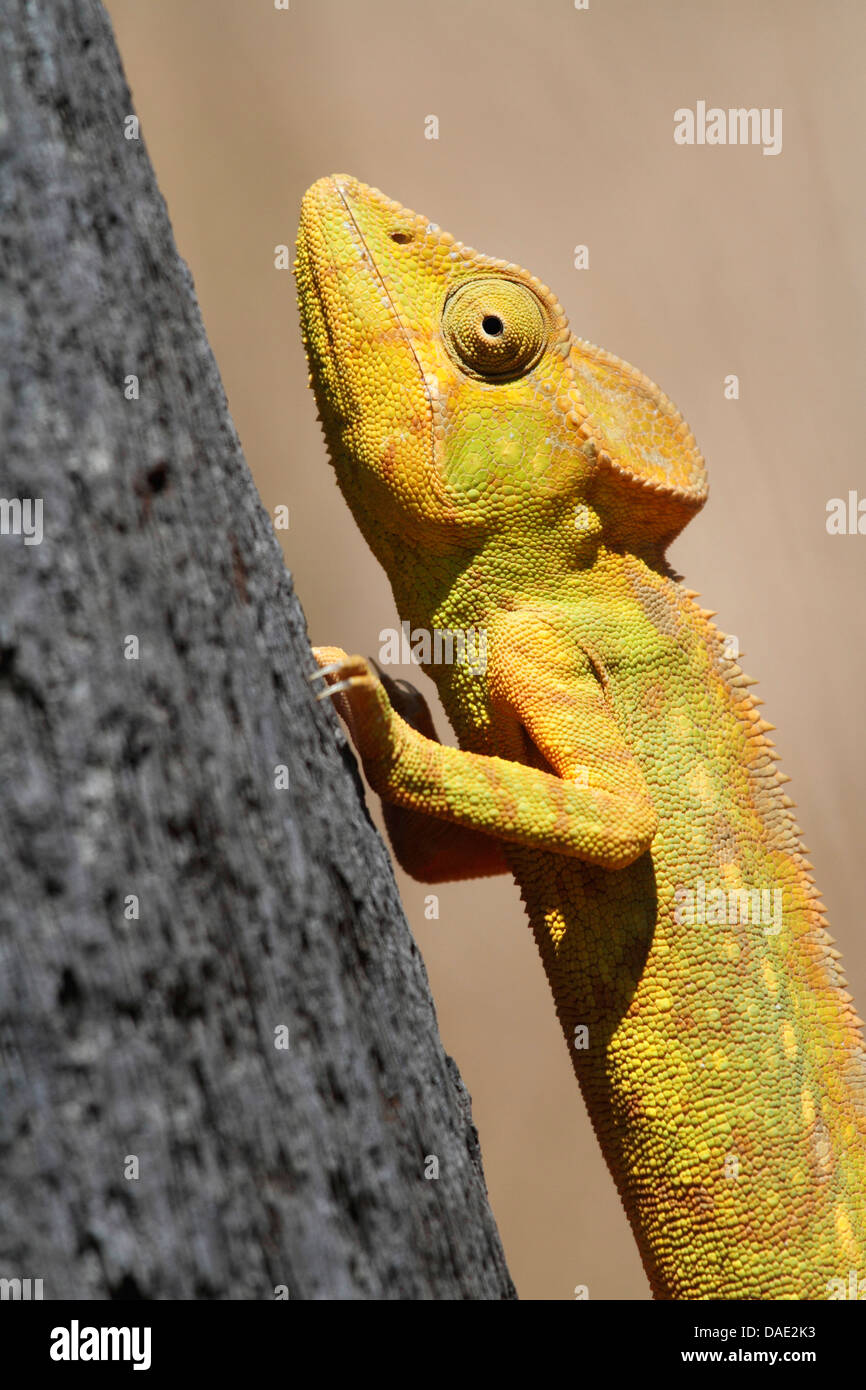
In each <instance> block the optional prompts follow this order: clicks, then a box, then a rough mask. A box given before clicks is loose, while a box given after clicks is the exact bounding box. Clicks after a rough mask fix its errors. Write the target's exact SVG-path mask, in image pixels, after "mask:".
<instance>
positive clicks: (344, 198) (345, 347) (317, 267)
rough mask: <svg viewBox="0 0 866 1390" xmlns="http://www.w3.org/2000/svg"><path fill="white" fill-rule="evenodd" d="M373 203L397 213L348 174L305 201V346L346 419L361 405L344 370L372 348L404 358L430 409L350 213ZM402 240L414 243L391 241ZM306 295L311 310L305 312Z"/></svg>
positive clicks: (301, 237) (300, 245) (300, 247)
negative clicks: (324, 374)
mask: <svg viewBox="0 0 866 1390" xmlns="http://www.w3.org/2000/svg"><path fill="white" fill-rule="evenodd" d="M372 197H376V198H378V199H380V200H381V203H382V205H383V206H384V207H387V208H389V209H390V208H391V207H394V208H396V207H397V205H396V204H393V205H392V204H390V202H389V200H387V199H385V197H384V195H382V194H379V193H378V190H375V189H368V188H367V186H366V184H362V183H360V182H359V181H358V180H357V179H354V178H352V176H351V175H350V174H333V175H329V176H328V177H326V178H322V179H319V180H318V181H317V182H316V183H314V184H313V185H312V187H310V188H309V189H308V190H307V192H306V193H305V194H304V198H303V201H302V203H301V217H300V226H299V229H298V242H297V252H298V256H297V261H296V271H297V275H298V286H299V290H302V291H303V292H302V293H301V294H300V305H301V320H302V331H303V334H304V342H305V346H307V348H308V350H309V349H310V348H312V349H313V351H314V352H317V355H318V357H319V359H320V365H321V366H322V367H324V368H325V370H326V371H327V372H328V374H329V380H330V382H331V385H332V387H333V385H335V384H336V385H338V387H339V388H340V389H339V390H338V392H337V395H338V398H341V400H342V404H343V406H344V407H345V409H346V411H347V412H349V411H354V410H359V409H361V408H362V406H363V402H362V401H361V400H359V399H358V398H357V393H356V392H355V391H353V389H352V383H351V371H350V367H351V365H353V364H355V363H356V362H357V361H358V359H359V358H360V357H361V356H362V354H363V353H364V351H365V350H369V348H370V347H371V346H376V347H378V349H379V350H380V351H381V350H383V349H385V350H387V349H389V348H390V349H391V350H392V351H394V350H395V349H396V352H395V355H397V356H401V355H402V356H404V357H405V355H406V354H407V353H408V354H409V355H410V358H411V361H410V363H409V364H408V365H409V366H410V368H411V369H412V370H413V374H414V375H415V376H416V377H417V380H418V381H419V382H420V383H421V385H422V386H423V389H424V392H425V395H426V397H427V404H428V409H429V408H430V400H429V390H428V388H427V383H426V380H425V376H424V372H423V371H422V368H421V364H420V363H419V361H418V359H417V356H416V354H415V352H414V349H413V346H412V340H411V335H410V334H409V332H408V331H407V328H406V326H405V324H404V323H403V321H402V319H401V317H400V314H399V312H398V310H397V307H396V305H395V304H394V301H393V299H392V296H391V294H390V292H389V289H388V286H387V284H386V282H385V279H384V278H383V276H382V273H381V271H380V269H379V267H378V265H377V261H376V257H375V256H374V255H373V254H372V252H371V249H370V246H369V244H368V241H367V238H366V237H365V234H364V229H363V227H362V226H361V224H360V221H359V219H358V217H357V215H356V212H355V209H354V208H353V202H354V201H358V202H363V201H365V200H369V199H370V198H372ZM404 236H405V237H406V239H407V240H411V239H412V238H411V236H410V235H409V234H408V233H396V234H395V235H394V238H393V239H394V240H395V242H396V241H398V239H402V238H403V237H404ZM310 289H312V291H313V296H312V300H313V302H314V303H315V306H316V310H312V309H311V304H310V299H309V298H308V292H309V290H310ZM313 317H317V318H318V319H319V323H318V324H314V323H312V321H311V320H312V318H313ZM326 345H327V349H328V350H327V352H326V353H325V352H323V349H324V348H325V346H326ZM323 358H326V359H327V360H326V361H325V360H322V359H323ZM405 370H406V363H405V362H403V363H401V364H400V371H401V373H404V374H405ZM404 379H405V376H404Z"/></svg>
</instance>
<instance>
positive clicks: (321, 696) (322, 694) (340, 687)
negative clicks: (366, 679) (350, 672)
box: [316, 671, 352, 700]
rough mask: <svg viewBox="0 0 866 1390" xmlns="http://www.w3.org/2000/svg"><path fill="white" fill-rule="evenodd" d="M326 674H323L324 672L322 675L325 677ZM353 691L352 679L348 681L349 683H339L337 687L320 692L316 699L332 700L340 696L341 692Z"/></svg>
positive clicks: (330, 686) (329, 687) (332, 686)
mask: <svg viewBox="0 0 866 1390" xmlns="http://www.w3.org/2000/svg"><path fill="white" fill-rule="evenodd" d="M324 674H325V672H324V671H323V672H322V675H324ZM351 689H352V681H351V679H350V680H347V681H337V684H336V685H329V686H328V687H327V688H326V689H325V690H320V691H319V693H318V695H317V696H316V699H317V700H329V699H330V698H331V696H332V695H338V694H339V692H340V691H341V690H351Z"/></svg>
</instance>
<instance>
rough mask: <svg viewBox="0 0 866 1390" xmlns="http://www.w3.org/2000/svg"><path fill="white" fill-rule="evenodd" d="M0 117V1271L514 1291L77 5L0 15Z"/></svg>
mask: <svg viewBox="0 0 866 1390" xmlns="http://www.w3.org/2000/svg"><path fill="white" fill-rule="evenodd" d="M0 98H2V114H0V257H2V260H0V267H2V301H0V448H2V461H0V469H2V472H0V494H2V497H3V498H5V499H11V498H33V499H35V498H41V499H43V506H44V514H43V515H44V538H43V540H42V543H41V544H34V545H27V544H25V543H24V538H23V537H22V536H20V535H18V536H16V535H11V534H6V535H2V536H0V565H2V589H0V593H2V608H0V729H2V737H0V783H2V785H0V796H2V806H0V854H2V864H3V887H2V893H0V929H2V943H3V946H2V961H0V967H2V968H0V1030H2V1031H0V1043H2V1091H3V1094H2V1106H0V1276H2V1277H4V1278H15V1277H19V1278H42V1279H44V1281H45V1285H44V1288H45V1297H46V1298H65V1297H71V1298H187V1299H191V1298H245V1299H256V1298H272V1297H274V1289H275V1287H276V1286H279V1285H286V1286H288V1290H289V1293H290V1296H291V1297H292V1298H339V1297H345V1298H508V1297H512V1296H513V1289H512V1286H511V1282H510V1280H509V1277H508V1273H507V1270H506V1268H505V1263H504V1259H503V1255H502V1250H501V1247H500V1244H499V1238H498V1235H497V1231H496V1227H495V1224H494V1221H493V1218H492V1216H491V1213H490V1210H489V1207H488V1205H487V1198H486V1193H485V1187H484V1180H483V1176H482V1172H481V1165H480V1159H479V1152H478V1145H477V1140H476V1135H475V1130H474V1128H473V1125H472V1120H471V1116H470V1112H469V1103H468V1097H467V1095H466V1092H465V1090H464V1089H463V1087H462V1085H461V1082H460V1078H459V1076H458V1074H457V1071H456V1068H455V1067H454V1066H453V1063H450V1062H449V1059H447V1058H446V1057H445V1055H444V1053H443V1051H442V1046H441V1043H440V1041H439V1038H438V1033H437V1029H436V1021H435V1015H434V1011H433V1006H432V1002H431V999H430V994H429V990H428V986H427V980H426V976H425V972H424V968H423V965H422V962H421V960H420V958H419V955H418V952H417V949H416V947H415V945H414V943H413V941H412V938H411V936H410V934H409V931H408V928H407V926H406V923H405V921H404V918H403V915H402V911H401V908H400V903H399V899H398V896H397V893H396V890H395V886H394V881H393V878H392V874H391V869H390V864H389V861H388V857H387V854H386V852H385V850H384V847H383V845H382V843H381V841H380V840H379V838H378V836H377V835H376V833H375V831H374V830H373V828H372V826H371V824H370V823H369V821H368V819H367V818H366V813H365V810H364V806H363V794H362V791H361V789H360V785H359V783H358V780H357V775H356V774H354V764H353V762H352V759H351V756H350V755H349V754H348V753H347V751H346V748H345V742H344V740H343V738H342V734H341V733H340V731H339V726H338V723H337V721H336V718H335V716H334V714H333V711H332V710H331V709H330V707H329V706H328V705H324V706H317V705H316V704H315V701H314V700H313V697H312V693H311V690H310V687H309V686H308V683H307V681H306V674H307V673H308V672H309V671H310V670H311V669H312V666H313V663H312V658H311V656H310V652H309V646H308V643H307V638H306V633H305V628H304V621H303V617H302V614H301V612H300V609H299V607H298V604H297V602H296V600H295V598H294V596H293V593H292V589H291V583H290V579H289V577H288V575H287V573H286V571H285V568H284V565H283V561H282V556H281V553H280V550H279V547H278V545H277V542H276V539H275V537H274V534H273V531H272V528H271V526H270V524H269V519H268V517H267V516H266V515H265V513H264V511H263V509H262V506H261V503H260V501H259V499H258V496H257V494H256V491H255V488H254V486H253V483H252V480H251V478H250V475H249V472H248V470H247V466H246V464H245V462H244V459H243V456H242V454H241V450H240V447H239V444H238V440H237V436H236V434H235V431H234V429H233V427H232V424H231V420H230V419H229V416H228V413H227V409H226V402H225V398H224V394H223V391H222V387H221V384H220V379H219V375H218V373H217V370H216V367H215V364H214V361H213V358H212V356H211V353H210V349H209V347H208V344H207V341H206V338H205V334H204V330H203V327H202V323H201V319H200V317H199V312H198V309H197V306H196V301H195V297H194V293H193V289H192V284H191V280H190V276H189V274H188V272H187V270H186V268H185V266H184V265H183V263H182V262H181V261H180V260H179V258H178V255H177V252H176V249H175V246H174V242H173V239H172V235H171V229H170V226H169V222H168V218H167V215H166V211H165V208H164V205H163V202H162V199H161V197H160V195H159V193H158V190H157V188H156V184H155V181H154V177H153V173H152V170H151V167H150V164H149V161H148V158H147V154H146V151H145V147H144V143H143V141H141V140H138V141H136V140H127V139H125V138H124V117H125V116H127V115H128V114H129V113H130V112H131V111H132V104H131V99H130V96H129V92H128V90H127V87H126V84H125V81H124V78H123V74H122V70H121V66H120V62H119V59H118V56H117V52H116V50H115V46H114V41H113V38H112V34H111V29H110V26H109V23H108V20H107V18H106V16H105V14H104V12H103V10H102V9H101V7H100V6H99V5H98V4H97V3H95V0H64V3H63V4H58V3H55V0H51V2H50V3H49V0H44V3H37V2H36V0H29V3H27V2H26V0H7V3H5V4H4V5H3V17H2V24H0ZM129 373H134V374H136V375H137V376H138V377H139V379H140V383H141V394H140V398H139V399H138V400H127V399H125V396H124V378H125V377H126V376H127V374H129ZM130 635H135V636H137V638H138V641H139V647H140V650H139V657H138V659H137V660H129V659H126V656H125V641H126V639H127V638H128V637H129V636H130ZM281 764H285V765H286V766H287V767H288V770H289V777H290V786H289V789H288V790H281V789H279V788H278V787H277V786H276V785H275V769H276V768H277V767H278V766H279V765H281ZM353 774H354V775H353ZM130 895H135V896H136V897H137V899H138V903H139V915H138V917H137V919H135V918H133V919H128V917H127V915H126V914H127V913H128V911H129V903H128V900H129V897H130ZM280 1025H285V1026H286V1027H287V1028H288V1029H289V1036H290V1045H289V1047H288V1049H287V1050H281V1049H278V1048H277V1047H276V1046H275V1029H278V1028H279V1027H280ZM426 1155H435V1156H436V1157H437V1158H438V1161H439V1165H440V1167H439V1178H438V1180H435V1181H433V1180H427V1179H425V1176H424V1171H425V1156H426ZM129 1156H135V1157H136V1158H137V1160H138V1165H139V1176H138V1178H137V1179H134V1178H132V1179H131V1178H130V1177H128V1176H126V1174H128V1173H129V1172H130V1171H132V1167H131V1164H130V1157H129Z"/></svg>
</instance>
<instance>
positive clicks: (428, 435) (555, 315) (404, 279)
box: [296, 174, 706, 554]
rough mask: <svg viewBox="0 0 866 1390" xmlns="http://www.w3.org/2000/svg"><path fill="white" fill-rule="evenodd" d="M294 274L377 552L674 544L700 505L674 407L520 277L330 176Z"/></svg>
mask: <svg viewBox="0 0 866 1390" xmlns="http://www.w3.org/2000/svg"><path fill="white" fill-rule="evenodd" d="M296 274H297V283H298V294H299V303H300V309H301V325H302V332H303V337H304V344H305V347H306V350H307V355H308V358H309V361H310V366H311V370H312V384H313V387H314V390H315V392H316V397H317V401H318V405H319V412H320V415H321V418H322V421H323V424H324V428H325V433H326V437H327V440H328V445H329V449H330V453H331V458H332V461H333V463H334V465H335V468H336V471H337V476H338V480H339V483H340V486H341V488H342V489H343V491H344V493H345V494H346V496H347V500H348V501H349V503H350V506H351V507H352V510H353V512H354V513H355V516H356V519H357V520H358V522H359V524H360V525H361V528H362V530H363V531H364V532H365V534H366V536H367V539H368V541H369V542H370V544H371V545H372V546H373V549H374V550H376V551H378V552H379V553H380V554H381V550H382V545H383V541H384V539H385V537H386V535H387V533H388V531H389V529H390V530H391V531H392V532H393V531H394V530H395V529H398V530H399V532H400V534H401V535H402V537H403V538H404V539H411V538H417V539H419V540H420V539H421V538H423V541H424V545H425V547H426V548H428V549H430V548H431V547H434V548H435V547H436V545H437V544H438V545H439V546H440V547H441V549H442V550H448V549H459V548H462V547H465V546H466V545H467V544H472V543H473V542H479V543H480V542H481V541H483V540H484V538H485V537H488V536H491V535H494V534H496V533H503V534H506V535H508V536H509V537H511V538H517V539H526V540H527V541H528V540H529V538H530V537H531V536H532V535H537V534H539V532H540V531H541V532H542V533H543V534H544V535H545V537H546V542H547V543H548V544H549V543H550V540H551V538H552V537H553V536H554V535H557V534H559V535H561V536H562V538H563V543H564V544H565V545H566V546H567V547H568V546H570V547H577V548H580V546H581V545H585V544H587V543H590V544H591V543H594V542H597V540H598V539H599V538H600V537H601V536H604V537H605V539H607V540H608V541H609V542H610V543H612V544H632V543H645V542H650V543H658V542H659V541H661V542H662V543H667V541H668V540H669V539H670V538H671V537H672V536H673V535H675V534H676V532H677V531H679V530H680V529H681V527H682V526H683V525H684V524H685V522H686V521H687V520H688V519H689V517H690V516H691V515H693V514H694V512H695V511H696V510H697V509H698V507H699V506H700V505H701V503H702V502H703V500H704V497H705V495H706V481H705V476H704V472H703V464H702V461H701V459H700V455H699V454H697V452H696V451H695V450H694V448H693V444H694V441H693V440H692V439H691V436H690V435H689V433H688V428H687V427H686V426H685V425H684V423H683V422H682V420H681V418H680V417H679V415H678V414H677V412H676V410H675V409H674V407H673V406H672V405H671V403H670V402H669V401H667V400H666V398H665V397H663V396H662V395H661V393H660V392H659V391H658V390H657V388H655V387H653V386H652V383H650V382H648V381H647V379H646V378H645V377H643V376H642V375H641V374H640V373H638V372H635V371H634V370H633V369H632V368H630V367H628V366H626V365H625V364H624V363H621V362H619V361H618V359H617V358H614V357H612V356H611V355H609V354H607V353H604V352H602V351H600V350H599V349H596V348H594V347H593V346H592V345H591V344H588V343H583V342H581V341H580V340H577V339H575V338H573V337H572V335H571V333H570V332H569V328H568V323H567V320H566V318H565V315H564V313H563V311H562V309H561V308H560V306H559V304H558V303H557V301H556V299H555V297H554V296H553V295H552V294H551V292H550V290H548V289H547V287H546V286H545V285H542V284H541V283H540V282H539V281H538V280H536V279H535V277H534V276H532V275H530V274H528V273H527V272H526V271H524V270H522V269H521V268H520V267H519V266H516V265H513V264H511V263H509V262H505V261H499V260H494V259H492V258H491V257H488V256H484V255H481V254H480V253H478V252H476V251H473V250H471V249H470V248H468V247H466V246H463V245H462V243H460V242H457V241H455V240H454V238H453V237H452V236H450V235H449V234H448V233H447V232H443V231H441V230H440V229H439V227H437V226H436V225H435V224H433V223H431V222H428V220H427V219H426V218H425V217H421V216H418V215H416V214H415V213H413V212H410V211H409V210H408V209H406V208H403V207H401V206H400V205H399V204H398V203H395V202H392V201H391V200H390V199H389V198H386V197H385V196H384V194H382V193H380V192H379V190H378V189H374V188H369V187H368V186H367V185H366V184H363V183H360V182H358V180H356V179H353V178H351V177H350V176H349V175H345V174H335V175H333V176H332V177H330V178H325V179H320V180H319V181H318V182H317V183H315V184H314V185H313V186H312V187H311V188H310V189H309V190H308V192H307V193H306V195H305V196H304V200H303V204H302V208H301V223H300V230H299V233H298V245H297V260H296ZM578 504H579V511H580V513H581V515H582V518H583V521H582V525H581V526H580V527H578V528H575V524H574V515H575V507H576V506H577V505H578Z"/></svg>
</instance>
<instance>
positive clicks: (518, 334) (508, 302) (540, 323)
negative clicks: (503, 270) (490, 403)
mask: <svg viewBox="0 0 866 1390" xmlns="http://www.w3.org/2000/svg"><path fill="white" fill-rule="evenodd" d="M547 331H548V329H547V319H546V316H545V313H544V310H543V309H542V307H541V304H540V303H539V301H538V300H537V299H536V297H535V295H534V294H533V293H532V290H529V289H527V288H526V286H525V285H519V284H517V283H516V282H515V281H514V280H505V279H503V278H502V277H501V276H493V275H485V276H484V277H483V278H481V279H478V280H469V281H467V282H466V283H465V284H463V285H460V287H459V288H458V289H456V290H455V291H454V293H453V294H452V295H450V296H449V297H448V299H447V300H446V301H445V309H444V311H443V314H442V334H443V337H444V339H445V346H446V347H447V348H448V351H449V352H450V354H451V356H452V357H453V358H454V359H455V361H456V362H457V365H458V366H459V367H462V369H463V371H465V372H468V373H469V375H470V376H479V377H492V378H494V379H496V380H501V379H503V378H514V377H516V376H522V375H523V374H524V372H528V371H529V369H530V367H534V366H535V363H536V362H537V361H538V359H539V357H540V356H541V354H542V352H543V351H544V347H545V343H546V342H547Z"/></svg>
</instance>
